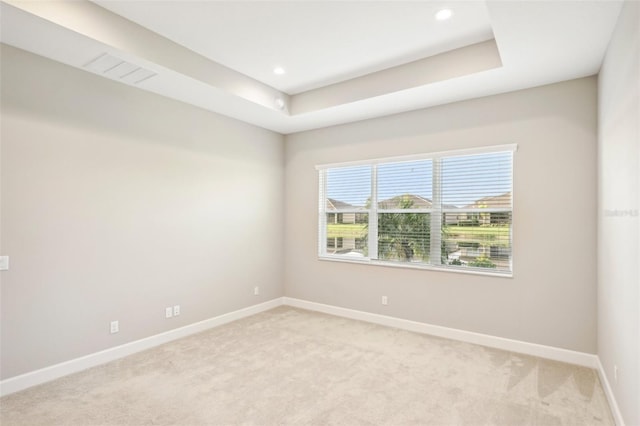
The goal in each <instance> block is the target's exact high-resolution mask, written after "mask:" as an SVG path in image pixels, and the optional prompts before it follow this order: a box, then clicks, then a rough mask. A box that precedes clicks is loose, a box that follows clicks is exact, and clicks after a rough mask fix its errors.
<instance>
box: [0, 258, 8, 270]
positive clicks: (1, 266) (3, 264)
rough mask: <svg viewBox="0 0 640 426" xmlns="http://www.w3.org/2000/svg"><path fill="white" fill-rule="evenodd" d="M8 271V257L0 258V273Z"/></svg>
mask: <svg viewBox="0 0 640 426" xmlns="http://www.w3.org/2000/svg"><path fill="white" fill-rule="evenodd" d="M8 270H9V256H0V271H8Z"/></svg>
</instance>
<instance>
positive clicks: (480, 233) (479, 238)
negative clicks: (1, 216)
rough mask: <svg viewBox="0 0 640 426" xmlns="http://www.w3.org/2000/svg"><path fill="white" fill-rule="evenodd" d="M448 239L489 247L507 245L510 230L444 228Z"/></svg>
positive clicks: (495, 227) (501, 227)
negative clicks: (485, 244) (486, 244)
mask: <svg viewBox="0 0 640 426" xmlns="http://www.w3.org/2000/svg"><path fill="white" fill-rule="evenodd" d="M445 229H446V234H447V238H448V239H452V240H458V241H475V242H479V243H481V244H482V243H487V242H490V243H491V245H504V246H506V245H508V244H509V240H510V233H511V230H510V229H509V225H503V226H451V225H448V226H446V228H445Z"/></svg>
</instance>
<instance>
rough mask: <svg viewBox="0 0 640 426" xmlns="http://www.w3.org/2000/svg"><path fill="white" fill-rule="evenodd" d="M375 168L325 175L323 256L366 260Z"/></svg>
mask: <svg viewBox="0 0 640 426" xmlns="http://www.w3.org/2000/svg"><path fill="white" fill-rule="evenodd" d="M371 172H372V166H369V165H361V166H351V167H335V168H331V169H327V170H325V171H323V172H322V174H323V176H322V179H321V181H324V188H323V189H322V191H323V192H324V194H325V196H324V198H323V199H321V200H320V215H321V219H320V221H321V222H324V224H325V225H324V226H325V228H324V229H323V230H321V231H323V232H324V240H323V241H321V242H320V243H321V244H322V245H321V248H320V250H321V251H320V253H321V255H322V254H328V255H343V256H348V257H350V258H366V257H368V255H369V249H368V244H367V242H368V229H369V211H370V207H371V185H372V183H371V182H372V180H371V175H372V173H371Z"/></svg>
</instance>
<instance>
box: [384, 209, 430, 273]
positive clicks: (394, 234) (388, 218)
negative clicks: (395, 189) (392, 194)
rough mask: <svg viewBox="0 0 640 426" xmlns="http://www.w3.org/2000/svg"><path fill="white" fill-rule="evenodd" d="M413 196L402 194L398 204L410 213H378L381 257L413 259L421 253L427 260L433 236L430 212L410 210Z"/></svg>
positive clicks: (423, 258) (402, 259) (420, 255)
mask: <svg viewBox="0 0 640 426" xmlns="http://www.w3.org/2000/svg"><path fill="white" fill-rule="evenodd" d="M412 206H413V200H411V199H410V198H409V197H408V196H403V197H401V198H400V199H399V200H398V205H397V207H396V208H398V209H405V210H407V213H380V214H378V257H379V258H380V259H397V260H401V261H406V262H410V261H412V260H413V259H414V258H416V257H418V258H421V259H422V260H427V258H428V257H429V241H430V238H431V228H430V225H431V224H430V217H429V214H428V213H411V207H412Z"/></svg>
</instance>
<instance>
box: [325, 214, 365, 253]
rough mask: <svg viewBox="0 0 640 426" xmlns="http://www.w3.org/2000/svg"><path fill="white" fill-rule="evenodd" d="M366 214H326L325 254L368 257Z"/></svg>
mask: <svg viewBox="0 0 640 426" xmlns="http://www.w3.org/2000/svg"><path fill="white" fill-rule="evenodd" d="M368 222H369V214H368V213H341V214H334V213H327V247H326V248H327V254H338V255H343V256H346V257H352V258H363V257H367V256H368V248H367V238H368Z"/></svg>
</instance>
